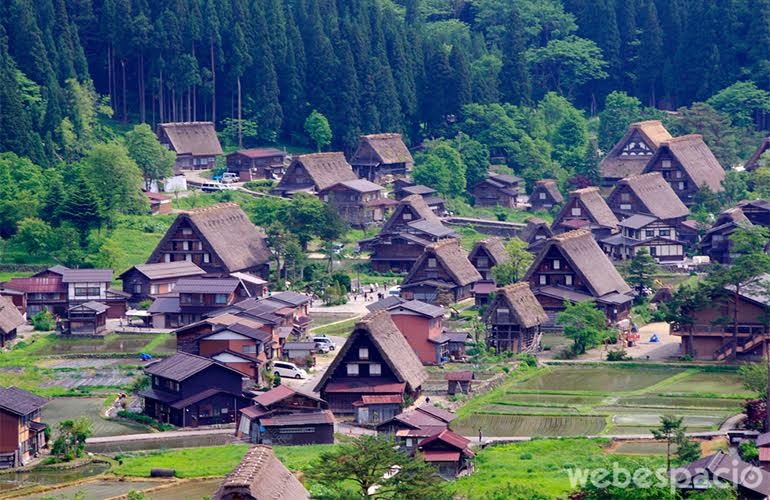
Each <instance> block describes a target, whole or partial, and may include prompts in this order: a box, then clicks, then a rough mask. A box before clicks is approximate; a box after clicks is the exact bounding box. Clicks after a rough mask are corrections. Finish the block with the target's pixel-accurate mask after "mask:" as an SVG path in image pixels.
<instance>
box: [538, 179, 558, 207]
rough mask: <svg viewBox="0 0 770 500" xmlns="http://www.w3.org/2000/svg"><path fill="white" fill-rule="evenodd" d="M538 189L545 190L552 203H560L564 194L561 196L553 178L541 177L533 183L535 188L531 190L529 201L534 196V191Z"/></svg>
mask: <svg viewBox="0 0 770 500" xmlns="http://www.w3.org/2000/svg"><path fill="white" fill-rule="evenodd" d="M539 191H545V192H546V193H548V195H549V196H550V197H551V199H552V200H553V201H554V203H561V202H562V201H564V196H562V194H561V191H559V186H558V185H557V184H556V181H555V180H553V179H542V180H539V181H537V182H536V183H535V189H534V190H533V191H532V196H531V197H530V201H531V200H532V199H534V198H535V193H537V192H539Z"/></svg>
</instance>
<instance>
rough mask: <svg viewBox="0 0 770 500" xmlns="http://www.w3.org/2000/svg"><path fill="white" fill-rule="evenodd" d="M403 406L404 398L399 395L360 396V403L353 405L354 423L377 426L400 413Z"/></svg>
mask: <svg viewBox="0 0 770 500" xmlns="http://www.w3.org/2000/svg"><path fill="white" fill-rule="evenodd" d="M403 405H404V398H403V397H402V396H401V394H381V395H368V396H361V400H360V401H356V402H355V403H353V406H354V407H355V409H356V423H357V424H358V425H379V424H381V423H383V422H386V421H388V420H390V419H391V418H393V417H395V416H396V415H398V414H399V413H401V409H402V407H403Z"/></svg>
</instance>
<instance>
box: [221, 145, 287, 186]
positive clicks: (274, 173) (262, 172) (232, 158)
mask: <svg viewBox="0 0 770 500" xmlns="http://www.w3.org/2000/svg"><path fill="white" fill-rule="evenodd" d="M285 160H286V153H285V152H284V151H281V150H280V149H275V148H257V149H242V150H240V151H234V152H232V153H230V154H228V155H227V171H228V172H231V173H233V174H237V175H238V177H239V178H240V179H241V181H243V182H245V181H256V180H258V179H279V178H281V176H283V172H284V169H285V166H284V161H285Z"/></svg>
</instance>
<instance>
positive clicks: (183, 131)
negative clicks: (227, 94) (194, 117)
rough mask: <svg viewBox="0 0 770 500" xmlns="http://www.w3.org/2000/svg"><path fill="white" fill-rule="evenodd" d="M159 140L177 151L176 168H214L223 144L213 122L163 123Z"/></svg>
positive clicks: (159, 128) (160, 126)
mask: <svg viewBox="0 0 770 500" xmlns="http://www.w3.org/2000/svg"><path fill="white" fill-rule="evenodd" d="M158 140H159V141H160V143H161V144H163V145H164V146H165V147H167V148H168V149H170V150H171V151H174V152H175V153H176V169H177V170H181V169H207V168H213V167H214V164H215V162H216V157H217V156H219V155H221V154H222V145H221V144H220V143H219V137H217V132H216V130H215V129H214V124H213V123H212V122H178V123H161V124H160V125H159V126H158Z"/></svg>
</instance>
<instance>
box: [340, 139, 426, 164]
mask: <svg viewBox="0 0 770 500" xmlns="http://www.w3.org/2000/svg"><path fill="white" fill-rule="evenodd" d="M361 143H367V144H368V145H369V146H370V147H371V149H372V151H374V154H375V155H376V157H377V158H376V159H377V160H378V161H379V163H382V164H385V165H392V164H394V163H414V159H413V158H412V154H411V153H410V152H409V149H407V147H406V144H404V141H403V139H402V138H401V134H396V133H385V134H369V135H362V136H361ZM359 161H361V162H364V163H370V162H371V161H372V158H369V156H368V155H367V154H365V153H364V148H362V147H361V146H359V147H358V149H357V150H356V152H355V154H354V155H353V158H351V159H350V162H351V163H354V164H355V163H357V162H359Z"/></svg>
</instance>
